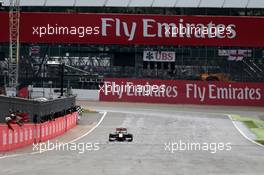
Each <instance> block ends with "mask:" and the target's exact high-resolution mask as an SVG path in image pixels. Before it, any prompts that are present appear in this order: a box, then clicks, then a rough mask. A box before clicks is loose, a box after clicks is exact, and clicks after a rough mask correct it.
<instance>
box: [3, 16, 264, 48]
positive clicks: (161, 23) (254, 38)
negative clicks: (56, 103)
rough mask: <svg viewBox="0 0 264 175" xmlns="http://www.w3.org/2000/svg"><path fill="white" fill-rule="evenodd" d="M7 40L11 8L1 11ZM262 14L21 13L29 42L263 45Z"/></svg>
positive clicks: (22, 35)
mask: <svg viewBox="0 0 264 175" xmlns="http://www.w3.org/2000/svg"><path fill="white" fill-rule="evenodd" d="M0 20H1V28H0V42H8V41H9V39H8V36H9V35H7V33H8V13H5V12H3V13H0ZM261 26H264V18H263V17H223V16H218V17H217V16H164V15H137V14H87V13H43V12H39V13H22V14H21V20H20V40H21V42H24V43H85V44H88V43H89V44H127V45H128V44H141V45H194V46H197V45H202V46H204V45H208V46H246V47H263V46H264V35H263V29H262V28H261Z"/></svg>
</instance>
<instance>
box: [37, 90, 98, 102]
mask: <svg viewBox="0 0 264 175" xmlns="http://www.w3.org/2000/svg"><path fill="white" fill-rule="evenodd" d="M43 91H44V95H45V97H46V98H49V96H50V88H44V89H43V88H33V97H38V96H39V97H40V96H41V95H42V94H43ZM72 91H73V94H74V95H76V99H77V100H92V101H99V90H87V89H73V90H72ZM51 93H52V95H54V97H56V98H57V97H58V96H59V95H60V93H54V88H52V89H51Z"/></svg>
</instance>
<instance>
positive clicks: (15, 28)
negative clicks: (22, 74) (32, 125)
mask: <svg viewBox="0 0 264 175" xmlns="http://www.w3.org/2000/svg"><path fill="white" fill-rule="evenodd" d="M19 3H20V0H10V9H9V35H10V43H9V46H10V48H9V62H8V63H9V64H8V66H9V77H8V80H9V81H8V83H9V84H8V85H9V86H8V87H9V88H10V90H11V91H13V92H14V93H15V94H14V95H16V92H17V88H18V69H19V45H20V44H19V19H20V11H19Z"/></svg>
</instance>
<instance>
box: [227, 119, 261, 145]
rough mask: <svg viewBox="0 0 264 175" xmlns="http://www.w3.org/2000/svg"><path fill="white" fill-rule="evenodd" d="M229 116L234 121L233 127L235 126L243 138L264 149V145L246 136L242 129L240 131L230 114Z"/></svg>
mask: <svg viewBox="0 0 264 175" xmlns="http://www.w3.org/2000/svg"><path fill="white" fill-rule="evenodd" d="M227 116H228V118H229V119H230V120H231V121H232V123H233V125H234V126H235V128H236V129H237V130H238V131H239V133H240V134H241V135H242V136H243V137H245V138H246V139H247V140H248V141H250V142H251V143H254V144H256V145H258V146H261V147H262V148H264V145H262V144H260V143H258V142H256V141H255V140H252V139H250V138H249V137H248V136H247V135H246V134H244V133H243V131H241V129H239V127H238V126H237V125H236V123H235V122H234V120H233V119H232V116H231V115H230V114H228V115H227Z"/></svg>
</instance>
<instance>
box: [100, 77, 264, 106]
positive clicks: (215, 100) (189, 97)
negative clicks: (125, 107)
mask: <svg viewBox="0 0 264 175" xmlns="http://www.w3.org/2000/svg"><path fill="white" fill-rule="evenodd" d="M100 100H101V101H122V102H145V103H171V104H207V105H246V106H248V105H252V106H263V105H264V84H262V83H227V82H204V81H180V80H134V79H106V80H105V81H104V84H103V85H101V86H100Z"/></svg>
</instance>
